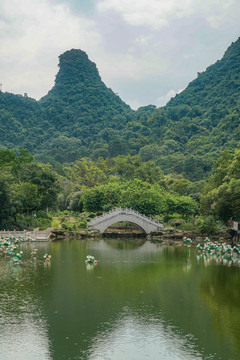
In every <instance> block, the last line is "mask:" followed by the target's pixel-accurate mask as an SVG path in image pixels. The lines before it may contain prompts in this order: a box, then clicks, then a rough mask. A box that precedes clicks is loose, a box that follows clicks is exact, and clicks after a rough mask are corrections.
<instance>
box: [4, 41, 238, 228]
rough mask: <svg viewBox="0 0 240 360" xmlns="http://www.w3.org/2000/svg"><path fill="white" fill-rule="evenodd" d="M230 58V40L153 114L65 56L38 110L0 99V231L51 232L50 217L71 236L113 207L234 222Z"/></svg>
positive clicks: (70, 54)
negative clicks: (69, 222)
mask: <svg viewBox="0 0 240 360" xmlns="http://www.w3.org/2000/svg"><path fill="white" fill-rule="evenodd" d="M239 55H240V39H238V41H236V42H235V43H233V44H232V45H231V46H230V47H229V49H228V50H227V51H226V53H225V55H224V57H223V58H222V59H221V60H219V61H218V62H217V63H216V64H214V65H212V66H210V67H209V68H207V70H206V71H205V72H203V73H201V74H198V77H197V79H195V80H194V81H192V82H191V83H190V84H189V86H188V87H187V88H186V89H185V90H184V91H183V92H182V93H180V94H179V95H177V96H176V97H175V98H174V99H172V100H171V101H170V102H169V103H168V104H167V105H166V106H165V107H163V108H160V109H156V107H155V106H153V105H149V106H146V107H142V108H139V109H138V110H137V111H133V110H131V109H130V107H129V106H128V105H126V104H125V103H124V102H123V101H122V100H121V99H120V98H119V97H118V95H117V94H115V93H114V92H113V91H112V90H111V89H108V88H107V87H106V86H105V84H104V83H103V82H102V80H101V78H100V76H99V73H98V70H97V68H96V65H95V64H94V63H93V62H91V61H90V60H89V59H88V57H87V55H86V54H85V53H84V52H83V51H81V50H74V49H73V50H70V51H67V52H65V53H64V54H62V55H61V56H60V57H59V72H58V74H57V76H56V81H55V85H54V87H53V88H52V90H50V91H49V93H48V94H47V95H46V96H45V97H43V98H42V99H41V100H40V101H36V100H34V99H31V98H28V97H27V95H25V96H21V95H13V94H9V93H1V92H0V133H1V143H0V170H1V172H0V205H1V206H0V227H1V228H7V227H14V226H15V227H26V226H28V227H31V226H32V227H33V226H40V227H44V226H45V227H46V226H48V225H49V224H51V221H55V224H56V226H57V222H58V221H59V219H56V218H53V219H52V218H51V216H50V215H49V210H51V211H61V212H66V211H67V212H69V211H70V212H77V213H78V214H82V215H81V218H80V222H81V224H80V222H79V224H80V225H79V224H75V225H76V226H75V225H74V226H75V228H76V227H77V226H78V225H79V227H80V228H81V227H84V226H85V225H86V220H87V217H88V216H92V215H91V213H94V214H95V213H100V212H103V211H107V210H109V209H111V208H113V207H116V206H126V207H131V208H133V209H136V210H138V211H140V212H142V213H144V214H146V215H149V216H158V217H160V218H164V219H165V220H168V221H170V220H171V219H172V221H174V220H173V219H176V217H179V218H181V220H183V218H185V222H187V220H186V219H188V218H189V217H190V216H195V215H198V216H200V217H199V226H200V224H201V227H202V229H204V227H206V226H210V224H212V223H213V218H214V219H216V218H218V219H220V220H223V221H227V220H229V219H231V218H234V219H239V218H240V213H239V208H240V207H239V205H240V204H239V198H240V196H239V195H240V194H239V185H240V177H239V176H240V171H239V169H238V168H239V157H240V155H239V151H240V150H239V149H238V148H237V146H238V143H239V141H240V135H239V134H240V132H239V123H240V113H239V104H240V91H239V88H240V76H239V74H240V60H239V59H240V56H239ZM10 149H13V150H10ZM23 149H25V150H23ZM62 218H64V216H62ZM215 224H216V222H215ZM60 225H61V226H62V225H64V221H62V222H61V221H60ZM65 225H66V224H65ZM185 225H186V226H187V224H185Z"/></svg>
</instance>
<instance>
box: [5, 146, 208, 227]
mask: <svg viewBox="0 0 240 360" xmlns="http://www.w3.org/2000/svg"><path fill="white" fill-rule="evenodd" d="M0 169H1V173H0V174H1V175H0V183H1V186H0V189H1V190H0V202H1V210H0V228H1V229H4V228H25V227H40V228H44V227H48V226H50V225H51V221H52V220H53V221H54V222H55V225H54V226H55V227H59V226H60V225H61V223H62V224H63V226H62V227H63V228H64V221H63V220H64V215H65V214H69V213H71V212H72V214H73V213H75V214H76V213H77V214H78V218H79V219H78V222H79V223H78V224H75V225H76V226H75V228H77V227H78V228H82V227H84V226H86V221H87V219H88V218H89V217H90V216H95V214H99V213H102V212H104V211H108V210H111V209H112V208H115V207H129V208H132V209H134V210H137V211H139V212H141V213H143V214H146V215H148V216H158V217H160V218H164V217H167V216H171V215H173V214H178V216H179V217H183V218H184V217H185V218H187V217H188V216H194V215H196V214H197V213H198V208H199V201H198V200H199V198H198V193H197V192H196V191H197V190H198V189H196V187H195V186H196V184H194V183H192V182H191V181H189V180H186V179H183V178H179V177H178V178H173V177H172V178H170V177H169V176H168V177H166V176H164V175H163V173H162V171H161V170H160V168H159V167H158V166H157V165H155V164H154V162H152V161H148V162H142V161H141V158H140V156H130V155H127V156H124V155H119V156H118V157H116V158H114V159H112V160H109V159H108V160H104V159H103V158H99V159H98V160H97V161H92V160H86V159H84V158H82V159H80V160H78V161H76V162H75V163H74V164H73V165H72V166H64V167H62V168H61V169H59V170H60V171H59V172H56V171H55V170H54V169H53V168H52V166H51V165H49V164H48V165H46V164H42V163H37V162H34V161H33V157H32V156H31V155H30V154H29V152H28V150H20V151H19V152H18V153H16V152H15V151H14V150H9V149H2V150H0ZM198 186H201V184H200V183H199V184H198ZM198 186H197V187H198ZM190 193H191V194H190ZM49 211H50V212H51V214H52V216H53V217H54V212H56V211H58V212H59V211H61V212H62V215H61V217H60V218H62V220H61V221H60V224H59V223H58V221H59V219H58V220H57V219H56V217H54V219H52V217H51V216H50V215H49ZM80 214H81V215H80ZM58 217H59V216H58Z"/></svg>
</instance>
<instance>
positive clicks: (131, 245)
mask: <svg viewBox="0 0 240 360" xmlns="http://www.w3.org/2000/svg"><path fill="white" fill-rule="evenodd" d="M145 242H146V239H134V240H132V239H131V240H130V239H123V238H121V240H119V239H111V240H109V239H108V240H107V239H105V243H106V244H107V245H108V246H110V247H112V248H114V249H119V250H131V249H136V248H138V247H140V246H142V245H143V244H144V243H145Z"/></svg>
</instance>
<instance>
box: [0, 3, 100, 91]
mask: <svg viewBox="0 0 240 360" xmlns="http://www.w3.org/2000/svg"><path fill="white" fill-rule="evenodd" d="M0 13H1V19H2V20H1V23H0V30H1V31H0V41H1V58H0V69H1V70H0V82H1V83H3V90H5V91H10V92H20V93H23V92H29V93H30V96H34V97H37V98H38V97H41V96H43V95H45V94H46V92H47V91H48V90H49V89H50V88H51V87H52V85H53V79H54V76H55V75H56V72H57V62H58V59H57V58H58V56H59V55H60V54H61V53H63V52H64V51H66V50H69V49H71V48H73V47H76V48H82V49H85V51H87V50H88V48H92V47H95V46H98V44H100V43H101V38H100V36H99V34H98V33H97V31H96V29H95V24H94V23H93V22H92V21H90V20H87V19H85V18H80V17H75V16H73V15H72V13H70V12H69V9H68V7H67V6H65V5H50V4H49V3H48V1H47V0H40V1H39V0H11V1H9V0H2V1H1V3H0ZM6 69H8V71H6ZM9 69H10V71H9Z"/></svg>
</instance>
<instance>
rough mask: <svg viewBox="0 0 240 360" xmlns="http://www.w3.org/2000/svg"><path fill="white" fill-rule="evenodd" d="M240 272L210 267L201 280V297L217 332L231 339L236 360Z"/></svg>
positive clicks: (238, 347) (239, 310)
mask: <svg viewBox="0 0 240 360" xmlns="http://www.w3.org/2000/svg"><path fill="white" fill-rule="evenodd" d="M239 288H240V270H239V269H237V268H227V267H226V266H209V267H208V268H207V269H204V270H203V273H202V278H201V280H200V296H201V298H202V299H203V301H204V303H205V304H206V305H207V307H208V308H209V309H210V311H211V314H212V317H213V321H214V325H215V331H216V332H217V333H218V335H219V336H220V337H221V338H228V339H230V342H231V345H232V347H233V351H234V352H236V359H237V358H239V354H240V343H239V331H240V325H239V324H240V301H239V300H240V299H239Z"/></svg>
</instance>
